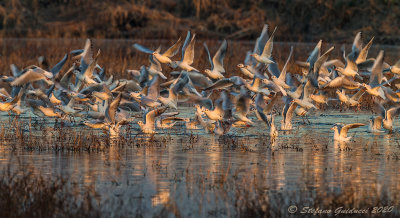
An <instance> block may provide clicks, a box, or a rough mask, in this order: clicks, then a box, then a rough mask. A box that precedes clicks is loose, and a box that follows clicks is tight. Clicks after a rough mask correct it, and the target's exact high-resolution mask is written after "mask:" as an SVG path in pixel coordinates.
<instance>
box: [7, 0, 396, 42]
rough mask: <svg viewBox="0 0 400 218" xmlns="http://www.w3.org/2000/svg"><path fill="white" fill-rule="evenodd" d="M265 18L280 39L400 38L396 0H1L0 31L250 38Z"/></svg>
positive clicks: (41, 34)
mask: <svg viewBox="0 0 400 218" xmlns="http://www.w3.org/2000/svg"><path fill="white" fill-rule="evenodd" d="M264 23H268V24H270V25H271V26H278V27H279V31H278V32H277V34H276V35H277V38H278V39H277V40H279V41H316V40H319V39H323V40H326V41H331V42H344V41H345V40H347V39H348V38H352V37H353V36H354V35H355V33H356V32H358V31H362V32H363V33H364V34H365V35H367V36H369V37H367V38H370V37H371V36H375V37H376V42H378V43H384V44H394V43H396V42H398V41H400V37H399V35H400V34H399V33H400V28H398V27H399V24H400V1H399V0H329V1H325V0H268V1H262V0H153V1H150V0H115V1H105V0H3V1H0V36H2V37H46V38H60V37H67V38H71V37H72V38H85V37H91V38H141V39H144V38H146V39H148V38H151V39H156V38H176V37H177V36H178V35H182V33H184V32H186V31H187V30H188V29H191V30H193V31H194V32H196V33H197V35H198V37H201V38H219V39H220V38H228V39H244V40H246V39H254V38H255V37H256V36H257V35H258V34H259V32H260V30H261V29H262V25H263V24H264Z"/></svg>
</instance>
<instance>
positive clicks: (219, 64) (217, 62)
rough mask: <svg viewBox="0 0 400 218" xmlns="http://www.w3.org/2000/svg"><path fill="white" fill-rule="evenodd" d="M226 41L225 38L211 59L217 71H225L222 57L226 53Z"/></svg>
mask: <svg viewBox="0 0 400 218" xmlns="http://www.w3.org/2000/svg"><path fill="white" fill-rule="evenodd" d="M227 46H228V43H227V42H226V40H224V41H223V42H222V44H221V46H220V47H219V49H218V51H217V53H215V55H214V58H213V60H212V62H213V64H214V69H215V70H217V71H218V72H221V73H225V69H224V58H225V54H226V49H227Z"/></svg>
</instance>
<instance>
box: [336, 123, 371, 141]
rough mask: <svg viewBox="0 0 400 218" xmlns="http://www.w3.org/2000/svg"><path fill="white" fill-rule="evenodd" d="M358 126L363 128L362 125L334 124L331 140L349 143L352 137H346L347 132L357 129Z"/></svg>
mask: <svg viewBox="0 0 400 218" xmlns="http://www.w3.org/2000/svg"><path fill="white" fill-rule="evenodd" d="M360 126H365V124H363V123H352V124H347V125H346V124H344V123H335V124H334V125H333V127H332V128H331V130H333V131H334V132H335V134H334V136H333V140H335V141H349V140H350V139H351V138H352V137H347V132H348V131H349V130H350V129H353V128H357V127H360Z"/></svg>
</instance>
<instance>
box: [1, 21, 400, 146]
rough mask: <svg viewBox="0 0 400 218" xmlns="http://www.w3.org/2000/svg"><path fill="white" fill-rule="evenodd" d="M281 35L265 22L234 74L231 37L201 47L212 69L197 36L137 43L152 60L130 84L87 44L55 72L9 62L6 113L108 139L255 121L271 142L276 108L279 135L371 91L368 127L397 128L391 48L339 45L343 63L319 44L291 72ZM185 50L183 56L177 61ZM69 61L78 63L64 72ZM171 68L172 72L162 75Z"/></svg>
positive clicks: (344, 127)
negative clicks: (200, 62)
mask: <svg viewBox="0 0 400 218" xmlns="http://www.w3.org/2000/svg"><path fill="white" fill-rule="evenodd" d="M276 29H277V28H275V29H274V30H273V32H272V33H271V35H269V34H268V25H265V26H264V28H263V30H262V32H261V34H260V36H259V37H258V38H257V40H256V42H255V46H254V49H253V51H248V52H247V55H246V58H245V60H244V63H241V64H238V65H237V67H238V69H239V70H240V72H241V74H240V76H231V77H229V78H227V77H226V76H225V75H226V73H225V69H224V57H225V55H226V53H227V41H226V40H223V41H222V43H221V45H220V47H219V48H218V50H217V51H216V53H215V54H214V56H212V55H211V54H210V51H209V49H208V47H207V45H206V43H204V44H203V45H204V49H205V50H206V53H207V55H208V57H207V58H208V60H209V63H210V69H205V70H199V69H196V68H195V67H194V66H192V64H193V59H194V54H195V34H192V33H191V32H190V31H189V32H188V33H187V36H186V38H185V40H184V41H182V40H181V38H179V39H178V40H177V42H176V43H175V44H173V45H172V46H171V47H170V48H168V49H167V50H165V51H162V49H161V47H158V48H157V49H156V50H152V49H149V48H147V47H145V46H143V45H139V44H134V45H133V47H134V48H135V49H137V50H138V51H140V52H144V53H146V54H149V61H150V63H149V65H146V66H145V65H143V66H142V67H140V69H138V70H128V71H127V74H128V75H127V77H128V78H129V79H114V78H113V76H112V75H111V76H109V77H107V76H106V75H105V70H104V68H102V67H101V66H99V65H98V63H97V60H98V57H99V55H100V50H98V51H97V52H94V48H93V45H92V43H91V40H89V39H88V40H87V41H86V44H85V46H84V48H83V49H79V50H74V51H71V52H69V53H68V54H66V55H65V56H64V58H63V59H62V60H61V61H60V62H59V63H57V64H56V65H55V66H54V67H49V66H48V65H46V64H43V62H44V61H45V60H44V58H40V59H39V62H41V63H40V64H39V66H40V67H39V66H36V65H33V66H29V67H26V68H25V69H23V70H20V69H18V67H17V66H15V65H11V71H12V76H2V78H1V84H0V87H2V88H1V89H0V96H1V97H2V98H3V102H1V103H0V110H1V111H8V112H9V114H11V113H14V114H17V115H19V114H21V113H24V112H26V111H28V110H31V111H32V113H33V114H35V115H37V116H40V117H53V118H58V119H65V120H70V121H71V122H73V121H74V120H75V118H76V117H79V118H80V120H81V122H83V124H85V125H87V126H89V127H92V128H99V129H104V130H107V131H109V134H110V136H118V135H119V130H120V128H121V126H122V125H126V124H129V123H137V124H138V125H139V126H140V129H141V131H142V132H143V133H145V134H153V133H156V132H157V130H158V129H164V128H172V127H173V126H174V125H175V124H176V123H178V122H181V124H182V125H183V126H185V127H186V128H187V129H205V130H206V131H207V132H209V133H211V134H217V135H224V134H227V133H228V132H229V131H230V129H231V127H232V126H234V127H238V128H239V127H241V128H249V127H251V126H255V125H256V123H255V121H256V120H255V119H258V120H261V121H263V122H261V123H265V124H262V128H265V129H266V131H269V134H270V136H271V140H272V139H275V138H276V137H277V136H278V127H277V126H276V124H275V114H274V110H273V107H274V105H279V104H278V102H281V103H280V105H283V108H282V113H281V115H282V120H281V123H280V130H290V129H292V128H293V126H292V119H293V117H294V116H295V115H296V116H300V117H302V118H303V120H304V119H306V120H308V119H307V113H308V112H309V111H311V110H318V108H319V107H318V105H322V104H329V101H333V100H336V101H340V102H341V104H342V105H345V106H347V107H358V106H359V105H360V103H361V99H362V97H363V96H366V95H371V96H372V99H373V101H374V104H375V108H376V109H375V110H374V111H375V112H376V113H377V114H376V116H374V117H372V118H371V119H370V121H369V122H370V123H369V131H371V132H392V130H393V120H394V118H395V117H396V116H397V115H398V114H399V112H400V106H393V105H398V103H399V102H400V92H399V91H398V90H397V89H400V84H395V80H396V79H397V77H398V76H397V75H398V74H400V61H398V62H397V63H395V64H394V65H393V66H391V65H389V64H388V63H386V62H384V51H380V52H379V54H378V56H377V57H376V58H368V50H369V49H370V47H371V45H372V42H373V38H372V39H371V40H370V41H369V42H368V43H367V44H366V45H363V42H362V37H361V33H358V34H357V35H356V37H355V39H354V42H353V45H352V48H351V52H349V53H348V54H346V52H345V49H342V52H343V60H340V59H329V55H330V53H331V52H332V51H333V50H334V47H331V48H329V49H327V50H326V51H324V52H323V51H322V41H319V42H318V44H317V45H316V46H315V48H314V49H313V51H312V52H311V54H310V55H309V57H308V58H307V60H305V61H296V62H295V63H296V64H297V65H298V66H299V67H300V68H299V69H301V72H296V73H289V72H287V70H288V65H289V63H290V60H291V58H292V53H293V47H291V49H290V53H289V55H288V58H287V61H286V63H285V64H284V65H283V68H282V69H279V67H278V64H277V63H276V62H275V60H274V58H273V56H272V51H273V40H274V34H275V31H276ZM179 51H181V54H182V55H181V57H182V58H181V60H172V58H173V57H174V56H175V55H176V54H177V53H178V52H179ZM69 59H71V60H73V61H71V65H72V66H69V68H68V67H64V65H66V63H67V61H68V60H69ZM166 66H167V67H168V68H172V69H174V70H173V71H171V70H169V73H167V71H165V70H164V71H163V67H166ZM213 93H214V95H212V94H213ZM215 96H217V97H215ZM183 104H186V105H187V104H189V105H193V106H194V108H193V111H192V112H193V117H192V118H180V117H178V116H177V115H178V114H179V106H181V107H182V105H183ZM384 105H385V106H386V108H385V107H384ZM388 105H390V106H391V107H388ZM167 110H168V111H167ZM251 113H255V115H256V116H251ZM255 117H256V118H255ZM138 119H142V120H141V121H137V120H138ZM304 122H305V121H304ZM364 125H365V124H364V123H352V124H343V123H336V124H334V125H333V127H332V130H334V140H339V141H347V140H349V139H350V138H351V137H348V136H347V132H348V131H349V130H350V129H352V128H356V127H360V126H364Z"/></svg>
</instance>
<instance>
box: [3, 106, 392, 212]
mask: <svg viewBox="0 0 400 218" xmlns="http://www.w3.org/2000/svg"><path fill="white" fill-rule="evenodd" d="M191 113H192V112H191V111H190V109H188V108H183V109H182V112H181V114H180V115H179V116H182V117H189V116H191ZM252 116H253V119H254V120H256V118H255V117H254V115H252ZM370 116H371V114H370V113H365V112H357V114H354V112H353V111H348V112H339V111H326V112H318V113H316V114H311V115H310V116H309V120H310V122H311V125H308V124H303V121H302V120H301V119H300V118H295V119H294V125H293V127H294V129H293V130H291V131H279V137H278V138H277V140H276V141H275V142H274V143H272V144H271V143H270V138H269V136H268V130H267V128H266V126H265V124H263V123H262V122H260V121H257V122H256V124H255V126H254V127H250V128H232V129H231V131H230V133H229V134H228V135H226V136H215V135H211V134H208V133H206V132H205V131H204V130H186V129H185V127H184V126H182V125H178V126H176V127H174V128H173V129H171V130H160V131H159V132H160V133H158V134H156V135H154V136H153V138H152V140H155V143H153V144H146V143H145V140H146V137H147V136H144V135H138V136H137V140H139V138H140V139H141V140H143V142H142V145H141V146H137V145H130V146H117V145H116V144H115V145H113V143H116V142H113V141H111V142H110V143H111V146H110V147H109V148H108V149H106V150H105V152H56V151H27V150H24V149H17V150H14V151H12V149H11V148H10V147H9V146H7V145H2V146H1V147H0V149H1V152H0V168H4V167H6V166H7V165H8V164H9V163H10V162H11V163H13V164H15V165H17V162H20V163H22V165H24V166H25V165H26V166H29V165H33V166H34V167H35V169H36V172H37V173H41V174H44V175H46V176H50V177H51V176H56V175H63V176H66V177H69V178H70V181H73V182H76V183H78V184H82V185H88V184H95V188H96V191H97V192H99V194H100V195H101V197H102V199H103V201H105V202H106V201H111V200H112V201H116V199H117V200H121V202H120V203H118V205H119V206H120V207H122V208H124V210H125V209H127V208H128V210H130V209H132V210H137V209H138V208H139V209H140V210H143V211H144V213H145V215H146V213H148V215H152V213H153V212H154V210H156V209H157V208H158V205H163V204H165V203H166V202H169V201H170V200H172V201H174V202H176V205H177V207H178V208H180V210H181V211H182V213H183V214H185V215H193V214H191V213H193V211H197V212H198V213H200V214H202V215H206V216H207V215H209V210H213V211H218V208H223V209H224V210H223V211H222V212H221V213H223V214H213V215H217V216H218V215H229V212H230V211H229V208H230V207H231V206H229V205H226V203H224V202H225V200H223V199H224V197H221V196H219V195H218V194H216V193H214V191H215V192H216V190H214V189H213V188H211V189H210V188H204V187H203V189H202V188H201V187H199V184H200V183H199V178H203V179H206V180H207V184H213V185H218V184H219V183H220V180H221V179H223V177H224V176H225V175H226V174H230V175H234V177H233V178H236V179H237V180H238V181H241V180H246V179H249V180H251V178H253V177H254V178H256V179H257V183H258V184H257V187H262V188H263V189H264V190H268V191H274V190H276V191H289V192H292V191H293V192H298V191H301V190H302V189H304V187H308V188H311V189H316V190H318V189H319V188H324V189H325V188H327V189H328V190H330V191H332V192H340V191H341V190H342V189H344V188H346V186H349V185H350V186H351V188H352V189H354V191H355V195H356V197H355V198H356V199H358V198H360V200H361V198H365V197H371V198H374V197H376V194H377V193H376V192H372V191H371V192H369V190H379V192H386V193H389V196H390V194H393V195H396V192H397V190H399V188H400V177H399V176H398V174H399V160H400V142H399V140H400V138H399V133H397V132H395V133H393V134H387V133H380V134H371V133H368V132H367V126H365V127H360V128H357V129H352V130H350V131H349V135H350V136H353V140H352V141H350V142H347V143H337V142H334V141H333V131H332V130H330V128H331V127H332V125H333V124H334V123H336V122H343V123H352V122H362V123H368V119H369V118H370ZM3 118H4V117H3ZM22 119H27V118H22ZM280 119H281V117H280V116H277V117H276V124H277V126H280V124H279V122H280ZM49 126H51V124H49ZM399 126H400V125H399V121H398V120H396V122H395V127H397V128H398V127H399ZM71 128H76V129H79V131H88V132H89V131H93V130H91V129H88V128H86V127H82V126H77V127H71ZM131 128H132V131H131V132H130V134H132V135H136V134H137V128H138V126H137V125H136V124H132V127H131ZM99 134H101V132H100V131H99ZM252 185H254V184H252ZM204 192H206V193H208V194H206V195H204ZM185 193H192V194H193V195H192V196H197V195H198V196H214V195H215V196H219V197H217V199H219V200H220V201H219V202H214V200H210V199H209V197H208V198H207V197H203V198H201V199H196V198H189V199H188V197H187V195H186V194H185ZM231 194H232V193H229V192H228V193H227V195H228V198H229V196H230V195H231ZM225 197H226V196H225ZM132 201H133V202H136V203H133V202H132ZM137 201H138V202H140V204H137ZM189 202H191V203H190V204H189ZM196 202H197V203H196ZM199 205H201V206H199ZM133 208H135V209H133Z"/></svg>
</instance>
